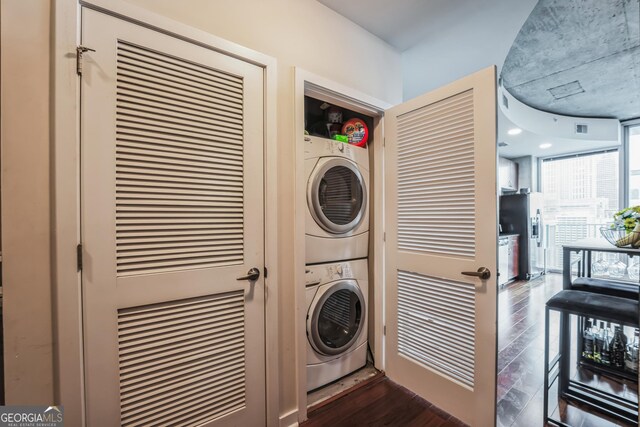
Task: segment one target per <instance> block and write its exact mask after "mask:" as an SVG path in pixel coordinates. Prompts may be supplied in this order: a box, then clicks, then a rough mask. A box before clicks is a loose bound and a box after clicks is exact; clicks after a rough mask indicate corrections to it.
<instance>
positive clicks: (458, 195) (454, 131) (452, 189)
mask: <svg viewBox="0 0 640 427" xmlns="http://www.w3.org/2000/svg"><path fill="white" fill-rule="evenodd" d="M452 124H455V126H452ZM473 125H474V123H473V92H472V91H467V92H464V93H461V94H458V95H456V96H452V97H451V98H448V99H445V100H442V101H439V102H436V103H434V104H432V105H428V106H426V107H423V108H420V109H418V110H414V111H411V112H409V113H406V114H403V115H401V116H399V117H398V207H397V209H398V249H399V250H401V251H408V252H415V253H424V252H430V253H435V254H441V255H454V256H460V257H470V258H471V257H474V256H475V233H474V230H475V215H476V212H475V203H474V195H475V185H474V182H475V168H474V161H475V158H474V141H473V132H474V128H473ZM452 149H454V150H455V151H454V152H452V151H451V150H452Z"/></svg>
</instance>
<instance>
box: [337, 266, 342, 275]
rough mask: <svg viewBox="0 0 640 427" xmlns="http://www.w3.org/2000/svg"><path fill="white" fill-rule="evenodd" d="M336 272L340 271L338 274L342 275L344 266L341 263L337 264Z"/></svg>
mask: <svg viewBox="0 0 640 427" xmlns="http://www.w3.org/2000/svg"><path fill="white" fill-rule="evenodd" d="M336 273H338V275H340V276H342V266H341V265H338V266H336Z"/></svg>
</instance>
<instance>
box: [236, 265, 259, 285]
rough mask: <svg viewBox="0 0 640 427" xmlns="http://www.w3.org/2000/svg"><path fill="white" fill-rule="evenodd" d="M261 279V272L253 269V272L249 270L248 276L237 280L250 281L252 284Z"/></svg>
mask: <svg viewBox="0 0 640 427" xmlns="http://www.w3.org/2000/svg"><path fill="white" fill-rule="evenodd" d="M259 278H260V270H258V269H257V268H255V267H253V268H252V269H251V270H249V271H248V272H247V275H246V276H240V277H237V278H236V280H249V281H251V282H254V281H256V280H258V279H259Z"/></svg>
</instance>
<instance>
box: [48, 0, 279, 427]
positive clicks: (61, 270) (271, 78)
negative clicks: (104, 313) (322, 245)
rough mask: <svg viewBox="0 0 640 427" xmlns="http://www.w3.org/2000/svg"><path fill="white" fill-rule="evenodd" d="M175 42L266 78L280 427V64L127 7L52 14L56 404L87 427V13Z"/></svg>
mask: <svg viewBox="0 0 640 427" xmlns="http://www.w3.org/2000/svg"><path fill="white" fill-rule="evenodd" d="M82 7H87V8H91V9H95V10H98V11H100V12H102V13H106V14H109V15H112V16H116V17H118V18H120V19H123V20H126V21H129V22H133V23H135V24H138V25H141V26H144V27H147V28H151V29H153V30H156V31H159V32H162V33H164V34H169V35H171V36H174V37H177V38H179V39H182V40H185V41H188V42H190V43H195V44H197V45H200V46H204V47H207V48H209V49H212V50H215V51H217V52H222V53H224V54H227V55H229V56H233V57H235V58H238V59H241V60H243V61H246V62H249V63H251V64H254V65H257V66H259V67H261V68H262V69H263V70H264V82H265V86H264V87H265V89H264V90H265V93H264V99H265V103H264V124H265V126H264V127H265V130H264V132H265V133H264V141H265V157H264V166H265V176H264V200H265V212H264V216H265V248H264V249H265V267H266V268H267V269H268V270H269V276H268V278H265V298H266V300H265V301H266V302H265V338H266V344H265V357H266V360H265V365H266V390H265V393H266V395H265V397H266V414H267V418H266V420H265V422H266V424H267V425H270V426H276V425H278V424H279V412H280V407H279V398H278V396H279V394H280V391H279V388H280V387H279V377H280V372H279V363H278V357H279V353H280V352H279V348H278V323H277V319H278V285H277V284H278V276H279V274H278V273H279V272H278V241H277V232H278V228H277V227H278V221H277V219H278V210H277V192H278V189H277V159H278V144H277V130H276V124H277V120H276V90H277V69H276V60H275V59H274V58H272V57H270V56H267V55H264V54H262V53H259V52H256V51H253V50H251V49H248V48H245V47H243V46H240V45H237V44H235V43H232V42H229V41H227V40H224V39H221V38H219V37H217V36H214V35H212V34H209V33H207V32H205V31H202V30H198V29H195V28H193V27H190V26H188V25H186V24H183V23H180V22H177V21H174V20H171V19H169V18H166V17H163V16H161V15H158V14H155V13H153V12H150V11H148V10H145V9H142V8H139V7H136V6H134V5H131V4H128V3H126V2H124V1H122V0H91V1H78V0H58V1H56V2H54V3H53V6H52V10H51V12H52V18H53V26H54V29H53V34H52V37H53V43H52V47H51V49H52V52H51V53H52V55H51V56H52V63H51V68H52V78H51V85H52V97H51V107H52V108H51V123H52V125H53V126H52V131H51V138H52V147H51V148H52V176H51V179H52V191H53V197H52V205H53V206H52V214H53V215H52V222H51V225H52V229H53V231H52V243H51V249H52V267H53V293H54V298H53V310H54V311H53V313H54V314H53V323H54V327H53V342H54V352H53V359H54V360H53V370H54V378H55V381H54V398H55V403H56V404H63V405H64V406H65V421H66V422H67V423H68V424H69V425H78V426H80V425H85V396H84V360H83V350H82V349H83V336H82V332H83V331H82V287H81V276H80V274H79V272H78V270H77V264H76V262H77V259H76V246H77V244H78V243H79V242H80V237H81V236H80V194H81V193H80V162H79V160H80V157H79V151H80V117H79V110H80V108H79V104H80V85H79V79H78V76H77V75H76V63H75V51H76V47H77V46H78V45H79V44H80V42H81V40H80V36H79V34H80V17H81V8H82Z"/></svg>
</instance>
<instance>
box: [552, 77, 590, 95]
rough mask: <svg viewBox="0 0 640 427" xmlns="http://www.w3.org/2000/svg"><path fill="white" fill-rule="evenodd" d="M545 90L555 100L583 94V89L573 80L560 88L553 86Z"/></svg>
mask: <svg viewBox="0 0 640 427" xmlns="http://www.w3.org/2000/svg"><path fill="white" fill-rule="evenodd" d="M547 90H548V91H549V93H551V95H552V96H553V97H554V98H555V99H564V98H568V97H570V96H573V95H577V94H579V93H583V92H584V89H583V88H582V85H581V84H580V82H579V81H578V80H574V81H572V82H570V83H565V84H563V85H560V86H555V87H552V88H549V89H547Z"/></svg>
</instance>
